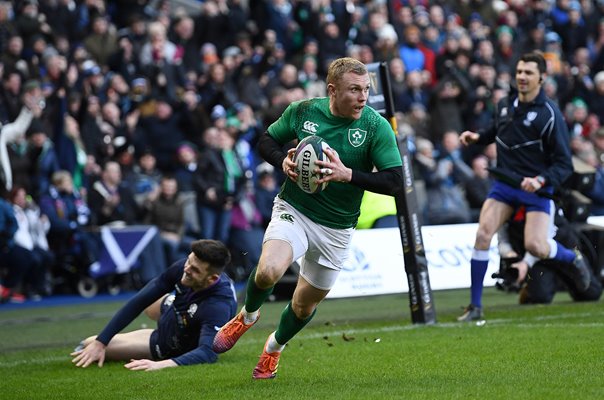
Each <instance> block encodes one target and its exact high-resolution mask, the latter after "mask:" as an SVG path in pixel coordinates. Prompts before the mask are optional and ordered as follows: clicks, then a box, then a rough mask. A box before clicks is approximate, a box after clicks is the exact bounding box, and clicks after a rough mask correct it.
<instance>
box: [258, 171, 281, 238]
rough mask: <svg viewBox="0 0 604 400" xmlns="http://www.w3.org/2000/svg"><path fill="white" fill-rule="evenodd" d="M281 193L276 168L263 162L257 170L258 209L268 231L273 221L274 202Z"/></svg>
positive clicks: (263, 224)
mask: <svg viewBox="0 0 604 400" xmlns="http://www.w3.org/2000/svg"><path fill="white" fill-rule="evenodd" d="M277 193H279V186H278V185H277V179H276V178H275V168H274V167H273V166H272V165H270V164H269V163H267V162H263V163H261V164H260V165H258V167H257V168H256V207H258V211H259V212H260V215H261V216H262V226H263V227H264V228H265V229H266V227H267V226H268V223H269V222H270V220H271V214H272V210H273V201H274V200H275V196H277Z"/></svg>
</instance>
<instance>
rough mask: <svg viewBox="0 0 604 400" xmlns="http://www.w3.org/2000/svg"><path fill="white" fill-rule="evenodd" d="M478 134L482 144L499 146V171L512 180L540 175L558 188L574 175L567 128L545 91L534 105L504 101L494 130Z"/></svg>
mask: <svg viewBox="0 0 604 400" xmlns="http://www.w3.org/2000/svg"><path fill="white" fill-rule="evenodd" d="M479 133H480V138H479V140H478V143H479V144H489V143H492V142H495V143H496V145H497V167H498V168H499V169H501V170H502V171H504V172H507V173H508V174H509V175H511V176H518V175H520V176H522V177H534V176H537V175H541V176H543V177H544V178H545V182H546V186H553V187H558V186H560V185H561V184H562V183H564V181H565V180H566V179H567V178H568V177H569V176H570V175H571V174H572V172H573V165H572V161H571V151H570V135H569V133H568V128H567V126H566V123H565V122H564V118H563V116H562V114H561V113H560V110H559V108H558V106H557V105H556V104H555V103H554V102H553V101H551V100H550V99H548V98H547V96H546V95H545V92H544V91H543V89H541V91H540V92H539V95H538V96H537V97H536V98H535V100H534V101H532V102H531V103H521V102H519V101H518V97H517V96H511V97H508V98H504V99H502V100H501V101H500V102H499V104H498V105H497V113H496V115H495V121H494V123H493V125H492V127H491V128H490V129H488V130H486V131H484V132H479Z"/></svg>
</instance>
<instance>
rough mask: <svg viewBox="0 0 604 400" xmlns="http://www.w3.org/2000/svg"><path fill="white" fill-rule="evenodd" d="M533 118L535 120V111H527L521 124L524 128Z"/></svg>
mask: <svg viewBox="0 0 604 400" xmlns="http://www.w3.org/2000/svg"><path fill="white" fill-rule="evenodd" d="M535 118H537V111H529V112H528V113H526V119H525V120H524V121H522V122H523V123H524V126H530V125H531V122H533V121H534V120H535Z"/></svg>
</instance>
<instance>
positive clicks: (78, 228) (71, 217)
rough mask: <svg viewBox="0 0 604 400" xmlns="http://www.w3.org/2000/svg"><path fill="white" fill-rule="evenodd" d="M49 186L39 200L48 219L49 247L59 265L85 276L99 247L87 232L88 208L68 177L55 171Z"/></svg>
mask: <svg viewBox="0 0 604 400" xmlns="http://www.w3.org/2000/svg"><path fill="white" fill-rule="evenodd" d="M51 183H52V185H51V186H50V187H49V188H48V190H47V191H46V192H45V193H44V194H43V195H42V197H41V198H40V210H41V212H42V214H44V215H46V216H48V220H49V221H50V229H49V231H48V235H47V236H48V243H49V247H50V249H51V250H52V251H53V253H54V254H55V255H56V257H57V261H58V262H59V263H67V264H70V265H73V266H75V267H76V268H78V270H79V271H83V272H88V269H89V268H90V266H91V265H92V264H93V263H94V262H96V261H97V259H98V251H99V249H98V245H97V243H96V240H95V239H94V237H93V236H92V235H91V233H89V232H88V231H87V228H88V227H89V226H90V208H89V207H88V204H87V203H86V202H85V201H84V199H82V198H81V197H80V195H79V193H78V192H77V191H75V190H74V186H73V180H72V178H71V174H70V173H69V172H67V171H62V170H61V171H57V172H55V173H54V174H53V175H52V181H51Z"/></svg>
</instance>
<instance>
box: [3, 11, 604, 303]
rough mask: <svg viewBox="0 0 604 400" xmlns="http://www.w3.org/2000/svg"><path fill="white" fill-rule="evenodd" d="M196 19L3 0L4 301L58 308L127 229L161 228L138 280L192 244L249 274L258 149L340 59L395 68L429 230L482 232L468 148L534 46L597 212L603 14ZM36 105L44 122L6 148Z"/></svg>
mask: <svg viewBox="0 0 604 400" xmlns="http://www.w3.org/2000/svg"><path fill="white" fill-rule="evenodd" d="M192 3H193V4H196V5H197V7H198V10H199V11H198V12H197V13H188V12H186V11H185V9H184V8H183V9H181V8H175V7H174V4H173V3H171V2H170V1H149V0H137V1H130V0H114V1H111V0H78V1H74V0H23V1H2V2H0V77H1V80H2V85H1V87H0V122H2V124H4V128H3V130H2V134H0V136H5V138H4V139H3V140H0V161H2V167H3V168H2V182H3V184H2V185H1V186H2V189H1V190H2V192H3V197H4V199H5V200H2V201H1V203H0V205H1V207H0V209H1V210H3V211H2V215H1V216H0V230H1V235H0V245H1V247H2V249H1V250H0V252H1V253H2V255H1V256H0V257H1V260H0V264H1V265H0V267H1V268H2V271H3V279H2V286H1V287H0V289H1V291H2V293H1V294H2V300H3V301H15V302H19V301H24V300H25V298H26V297H29V298H31V299H38V298H40V297H41V296H45V295H48V294H49V283H48V279H47V277H48V275H49V273H50V272H51V271H50V268H51V266H52V265H55V264H57V263H60V262H63V263H64V262H66V261H65V260H69V262H70V263H71V264H75V265H83V266H84V268H88V267H89V266H91V265H93V264H94V263H95V262H96V261H97V258H98V253H99V246H101V244H100V243H99V241H98V238H97V237H96V236H95V235H96V233H98V232H97V231H95V228H98V227H99V226H103V225H107V224H115V223H117V222H120V223H124V224H127V225H143V224H146V225H155V226H157V228H158V230H159V235H158V236H157V238H155V240H153V241H152V242H151V243H150V245H149V246H147V249H145V251H143V254H141V260H143V261H142V262H141V265H144V268H141V270H142V271H141V280H142V283H144V282H146V281H148V280H150V279H151V278H153V277H154V276H156V274H157V271H160V270H162V269H163V268H165V267H166V265H169V264H171V263H172V262H173V261H174V260H176V259H178V258H180V257H182V255H183V254H187V253H188V251H189V250H188V246H189V244H190V243H191V241H192V240H194V239H198V238H208V239H217V240H221V241H223V242H224V243H227V244H228V245H229V247H230V248H231V250H232V252H233V256H234V263H236V264H238V265H239V267H240V271H239V274H240V276H238V278H241V279H243V278H245V276H246V274H247V273H249V271H250V270H251V268H253V266H254V265H255V264H256V262H257V261H258V257H259V253H260V246H261V241H262V235H263V232H264V228H265V227H266V224H267V223H268V221H269V219H270V212H271V207H272V199H273V198H274V196H275V194H276V192H277V190H278V186H279V184H280V182H281V180H282V179H284V177H283V174H282V173H281V171H275V170H274V168H273V167H272V166H270V165H269V164H267V163H264V162H263V160H262V159H261V158H260V157H259V156H258V155H257V153H256V151H255V145H256V141H257V139H258V138H259V136H260V135H261V134H262V133H263V132H264V131H265V130H266V128H267V127H268V126H269V125H270V124H271V123H272V122H274V121H275V120H276V119H277V118H278V117H279V116H280V115H281V113H282V112H283V110H284V109H285V108H286V107H287V105H289V104H290V103H291V102H292V101H296V100H301V99H304V98H308V97H314V96H325V95H326V92H325V82H324V80H325V73H326V71H327V66H328V65H329V63H330V62H331V61H332V60H334V59H336V58H338V57H342V56H345V55H348V56H350V57H354V58H357V59H359V60H360V61H362V62H364V63H366V64H369V63H374V62H386V63H388V66H389V69H390V75H391V76H390V78H391V84H392V90H393V94H394V103H395V110H396V117H397V120H398V131H399V132H398V133H399V135H398V137H399V138H400V139H401V140H407V144H408V146H409V149H410V151H411V152H412V154H413V157H414V160H415V164H414V171H415V178H416V183H417V185H418V187H422V188H425V190H424V191H423V196H421V198H420V200H421V201H420V206H422V207H423V208H425V209H424V210H423V211H424V214H423V216H424V223H426V224H447V223H464V222H475V221H476V220H477V212H478V210H479V209H480V206H481V204H482V202H483V200H484V198H485V196H486V194H487V193H488V189H489V185H490V179H489V176H488V173H487V171H486V167H487V166H489V165H494V162H495V159H496V154H495V151H494V147H493V146H494V145H492V146H488V147H486V148H478V147H470V148H467V149H466V148H463V149H462V147H461V146H460V143H459V134H460V133H461V132H462V131H464V130H466V129H467V130H473V131H479V130H480V129H482V128H486V127H487V126H488V125H489V123H490V121H491V119H492V116H493V114H492V113H493V110H494V104H496V102H497V101H498V100H499V99H501V98H502V97H504V96H506V95H507V93H508V92H509V91H510V90H513V73H514V71H513V68H514V66H515V64H516V61H517V59H518V57H520V56H521V55H522V54H523V53H525V52H528V51H532V50H541V51H542V52H543V53H544V55H545V57H546V60H547V62H548V77H547V79H546V82H545V83H544V84H543V87H544V89H545V91H546V93H547V95H548V96H549V97H550V98H552V99H554V100H555V101H556V102H557V103H558V104H559V106H560V108H561V110H563V113H564V117H565V119H566V123H567V124H568V128H569V132H570V135H571V137H570V138H569V140H570V141H571V147H572V150H573V152H574V155H575V156H576V157H578V158H580V159H581V160H583V161H584V162H585V163H587V164H589V165H590V166H592V167H593V168H594V169H595V184H594V186H593V189H592V190H591V191H590V192H589V193H586V195H587V196H588V197H589V198H590V199H591V200H592V205H591V210H592V213H594V214H602V213H604V172H603V169H602V165H603V162H604V158H603V157H604V127H601V124H602V123H603V122H604V71H603V69H604V1H602V0H594V1H592V0H583V1H577V0H507V1H503V0H498V1H482V0H450V1H422V0H416V1H404V0H392V1H391V2H385V1H369V0H368V1H360V0H349V1H343V0H334V1H329V0H309V1H302V0H293V1H287V0H262V1H260V0H249V1H241V0H205V1H203V2H192ZM28 90H29V91H32V90H33V91H37V93H40V102H39V104H37V105H36V106H35V107H34V108H36V107H37V108H38V110H37V112H34V114H35V115H34V116H33V119H31V123H29V125H28V126H27V128H26V129H25V131H24V134H23V135H18V136H17V137H12V138H11V140H8V139H7V137H8V136H7V134H6V132H5V130H6V128H7V127H8V126H9V125H8V124H9V123H13V122H15V121H16V120H17V119H18V117H19V116H20V115H21V113H22V112H23V109H24V107H25V105H24V100H23V93H24V92H26V91H28ZM32 111H33V110H32ZM30 118H31V116H30ZM384 209H391V208H389V207H385V208H384ZM11 210H12V211H11ZM10 215H14V217H13V218H10ZM378 217H379V215H377V216H376V217H375V218H376V219H377V218H378ZM372 225H373V223H369V224H367V226H368V227H371V226H372ZM50 286H52V285H50Z"/></svg>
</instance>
